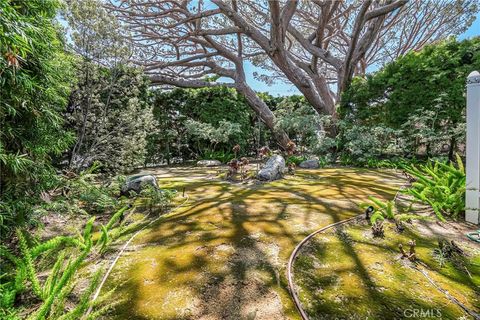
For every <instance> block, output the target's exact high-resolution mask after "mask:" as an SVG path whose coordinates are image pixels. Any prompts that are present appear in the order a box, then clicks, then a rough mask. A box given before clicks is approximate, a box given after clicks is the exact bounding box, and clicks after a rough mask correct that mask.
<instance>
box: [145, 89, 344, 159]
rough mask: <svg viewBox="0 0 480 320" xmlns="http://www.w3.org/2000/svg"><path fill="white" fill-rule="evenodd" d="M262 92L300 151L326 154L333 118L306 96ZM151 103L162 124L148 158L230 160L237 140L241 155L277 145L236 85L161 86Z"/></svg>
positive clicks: (330, 144)
mask: <svg viewBox="0 0 480 320" xmlns="http://www.w3.org/2000/svg"><path fill="white" fill-rule="evenodd" d="M260 96H261V98H262V99H263V100H264V101H265V103H266V104H267V105H268V106H269V108H270V109H271V110H272V111H273V112H274V114H275V116H276V117H277V124H276V125H277V126H279V127H280V128H282V129H283V130H285V132H287V134H288V135H289V137H290V139H291V140H292V141H294V142H295V144H296V145H298V146H300V150H299V151H300V152H301V153H307V154H312V153H318V154H327V153H328V150H329V148H331V147H332V146H333V145H334V144H335V140H334V139H331V138H329V137H327V136H326V133H325V127H326V126H328V125H330V120H329V118H328V117H319V116H318V114H317V113H316V112H315V111H314V110H313V108H312V107H311V105H310V104H309V103H308V102H307V101H306V100H305V98H303V97H301V96H287V97H272V96H270V95H268V94H266V93H262V94H260ZM153 108H154V109H153V112H154V116H155V120H156V121H157V123H158V124H159V125H158V127H157V130H156V132H155V133H154V134H153V135H150V137H149V144H148V157H147V162H148V163H160V162H163V161H166V162H169V161H171V160H175V161H180V160H189V159H197V158H202V159H217V160H220V161H222V162H224V163H226V162H228V161H229V160H231V159H232V158H233V157H234V154H233V152H232V148H233V147H234V146H235V145H237V144H238V145H240V154H239V155H249V156H256V155H257V153H258V149H259V148H261V147H262V146H270V147H271V148H273V149H276V148H277V146H276V143H275V141H274V139H272V136H271V133H270V131H269V130H268V129H267V128H266V126H265V125H264V124H263V123H262V122H261V121H259V118H258V117H257V116H256V115H255V114H254V113H253V111H251V108H250V107H249V106H248V105H247V103H246V101H245V99H244V98H243V97H241V96H239V95H238V94H237V93H236V92H235V90H233V89H229V88H220V87H215V88H203V89H175V90H172V91H157V92H156V94H155V101H154V107H153Z"/></svg>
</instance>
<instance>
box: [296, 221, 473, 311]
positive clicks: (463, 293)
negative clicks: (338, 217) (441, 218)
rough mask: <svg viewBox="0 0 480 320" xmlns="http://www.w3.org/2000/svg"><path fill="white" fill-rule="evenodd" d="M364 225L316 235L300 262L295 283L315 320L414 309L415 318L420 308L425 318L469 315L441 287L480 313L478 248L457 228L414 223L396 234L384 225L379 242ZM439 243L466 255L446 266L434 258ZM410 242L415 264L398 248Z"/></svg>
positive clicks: (359, 224) (429, 223)
mask: <svg viewBox="0 0 480 320" xmlns="http://www.w3.org/2000/svg"><path fill="white" fill-rule="evenodd" d="M359 221H361V222H358V221H356V222H354V223H352V224H348V225H347V226H345V227H342V228H340V229H338V228H337V229H333V228H332V229H329V230H327V231H325V232H324V233H320V234H318V235H316V236H315V237H314V238H313V239H312V240H311V241H310V242H309V243H307V244H306V245H305V246H304V247H303V249H302V251H301V252H300V254H299V255H298V257H297V260H296V263H295V265H294V271H295V273H294V274H295V282H296V284H297V286H298V291H299V295H300V300H301V301H302V304H303V306H304V309H305V310H306V311H307V313H308V314H309V316H310V317H311V319H380V318H382V319H401V318H409V317H410V318H411V317H412V316H413V315H414V312H417V318H418V317H419V316H418V315H419V314H420V312H422V311H423V316H422V317H420V318H423V319H425V318H432V319H434V318H437V319H438V318H441V319H471V318H472V315H471V314H468V313H467V312H466V311H465V310H463V309H462V308H461V307H460V306H459V305H458V304H457V303H455V302H453V301H452V299H449V298H448V297H447V295H446V294H445V293H444V292H442V291H441V290H439V289H438V288H441V289H442V290H445V291H447V292H448V294H449V295H451V297H453V298H454V299H456V300H458V302H459V303H461V304H463V305H464V306H465V307H466V308H468V309H470V310H471V311H472V312H474V313H477V314H478V313H479V312H480V309H479V307H480V247H479V246H478V244H475V243H473V242H470V243H469V242H468V241H466V240H465V237H464V236H463V233H462V232H461V231H457V230H455V227H454V226H453V225H452V224H449V225H447V224H439V223H436V222H422V223H420V222H415V223H414V224H413V225H411V224H406V227H407V229H406V230H405V231H404V232H403V233H401V234H399V233H397V232H396V231H395V230H394V229H395V225H394V224H393V223H390V222H387V223H386V228H385V237H384V238H383V239H382V238H373V236H372V232H371V230H370V226H369V225H368V224H367V223H366V222H365V220H364V219H361V220H359ZM439 239H449V240H452V239H453V240H454V241H455V243H457V244H458V245H459V246H460V247H461V249H462V250H463V251H464V253H465V255H466V256H465V257H457V258H456V259H455V260H454V261H448V260H447V261H444V263H442V264H443V265H442V266H441V265H440V261H439V258H438V256H435V255H434V254H433V251H434V249H435V248H438V240H439ZM410 240H415V241H416V254H417V258H418V263H416V264H415V265H414V264H412V263H411V262H409V261H408V259H401V254H400V252H399V249H398V245H399V244H402V245H403V247H404V248H405V249H406V250H407V251H408V248H409V246H408V245H407V243H408V242H409V241H410ZM436 257H437V258H436ZM467 270H468V271H467ZM425 275H427V276H428V278H430V279H431V280H432V281H433V282H434V284H432V282H431V281H430V280H429V279H428V278H427V277H426V276H425ZM415 310H417V311H415Z"/></svg>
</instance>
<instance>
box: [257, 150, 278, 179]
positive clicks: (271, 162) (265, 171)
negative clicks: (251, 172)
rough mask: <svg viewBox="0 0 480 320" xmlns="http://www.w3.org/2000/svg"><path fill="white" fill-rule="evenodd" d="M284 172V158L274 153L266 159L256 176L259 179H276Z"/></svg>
mask: <svg viewBox="0 0 480 320" xmlns="http://www.w3.org/2000/svg"><path fill="white" fill-rule="evenodd" d="M284 172H285V159H284V158H283V157H282V156H280V155H278V154H275V155H273V156H271V157H270V159H268V161H267V163H266V164H265V165H264V166H263V168H262V169H261V170H260V171H259V172H258V174H257V178H258V179H260V180H267V181H271V180H276V179H280V178H282V177H283V173H284Z"/></svg>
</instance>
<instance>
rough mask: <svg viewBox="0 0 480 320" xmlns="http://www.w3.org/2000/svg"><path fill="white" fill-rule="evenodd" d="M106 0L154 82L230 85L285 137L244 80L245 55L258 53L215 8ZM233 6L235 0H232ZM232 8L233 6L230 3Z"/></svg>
mask: <svg viewBox="0 0 480 320" xmlns="http://www.w3.org/2000/svg"><path fill="white" fill-rule="evenodd" d="M192 3H193V4H195V2H190V1H170V0H157V1H139V2H137V1H111V2H110V6H108V7H109V8H110V9H111V10H112V12H114V13H115V14H116V16H117V18H118V19H119V20H120V21H122V22H123V23H124V24H125V25H127V26H128V27H129V31H130V32H131V34H132V35H131V37H130V40H131V41H132V43H133V44H134V47H135V55H134V57H133V61H134V62H136V63H138V64H139V65H142V66H143V67H144V70H145V72H146V73H147V74H149V75H150V79H151V81H152V83H154V84H168V85H173V86H177V87H187V88H201V87H214V86H226V87H233V88H235V89H236V90H237V91H238V92H239V93H240V94H242V95H243V96H244V97H245V98H246V100H247V101H248V103H249V105H250V107H251V108H252V109H253V110H254V111H255V113H256V114H257V115H258V116H259V118H260V119H261V120H262V121H263V122H264V123H265V125H266V126H267V127H268V128H269V129H270V130H271V131H272V132H273V134H274V135H275V137H276V139H277V141H278V143H279V145H280V146H281V147H283V148H284V147H286V145H287V143H288V142H289V138H288V136H287V135H286V134H285V132H284V131H283V130H281V129H279V128H278V127H277V126H275V123H276V119H275V115H274V114H273V112H272V111H271V110H270V109H269V108H268V106H267V105H266V104H265V102H264V101H263V100H262V99H261V98H260V97H259V96H258V95H257V94H256V92H255V91H254V90H253V89H252V88H251V87H250V86H249V85H248V84H247V79H246V75H245V66H244V64H245V59H248V58H250V57H252V56H255V55H258V54H262V51H258V50H257V48H256V46H254V45H252V44H247V45H244V42H245V41H247V42H251V41H250V40H249V39H246V38H242V36H241V35H240V34H239V33H238V32H239V31H240V30H239V29H238V28H236V27H234V26H230V27H224V26H225V25H226V24H228V21H227V20H226V18H225V17H224V16H222V15H219V14H220V13H221V10H220V9H218V8H216V9H209V8H208V5H205V4H204V3H203V1H196V5H192ZM233 4H234V6H235V3H233ZM233 10H237V8H236V7H235V8H233Z"/></svg>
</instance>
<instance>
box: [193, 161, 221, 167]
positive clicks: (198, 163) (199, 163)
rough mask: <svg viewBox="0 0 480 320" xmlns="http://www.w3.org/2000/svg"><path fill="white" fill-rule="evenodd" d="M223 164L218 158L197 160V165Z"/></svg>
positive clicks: (212, 165)
mask: <svg viewBox="0 0 480 320" xmlns="http://www.w3.org/2000/svg"><path fill="white" fill-rule="evenodd" d="M221 165H222V163H221V162H220V161H218V160H200V161H198V162H197V166H199V167H216V166H221Z"/></svg>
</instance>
